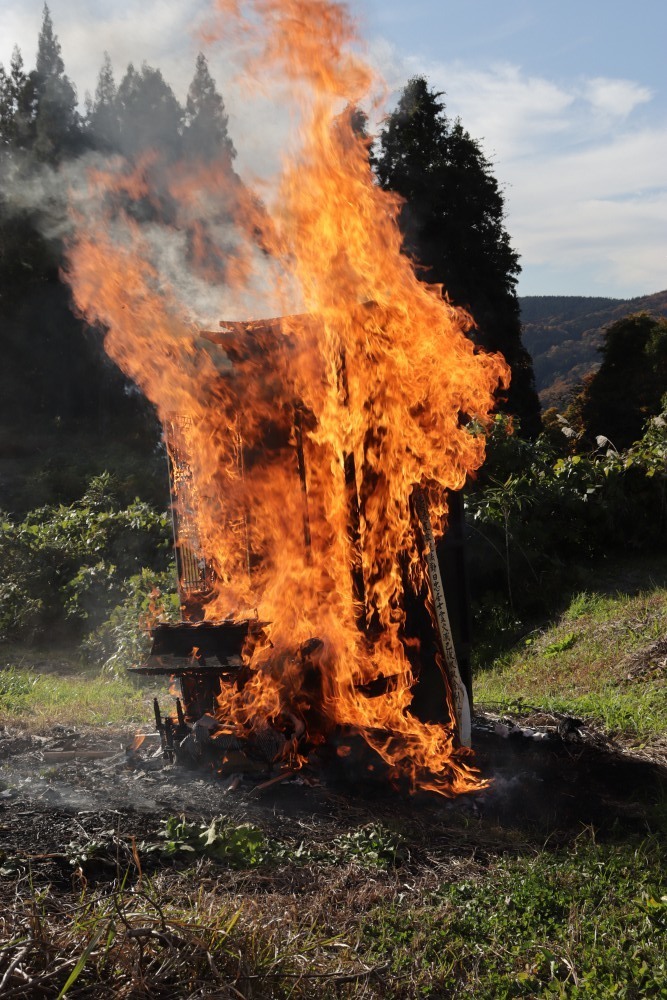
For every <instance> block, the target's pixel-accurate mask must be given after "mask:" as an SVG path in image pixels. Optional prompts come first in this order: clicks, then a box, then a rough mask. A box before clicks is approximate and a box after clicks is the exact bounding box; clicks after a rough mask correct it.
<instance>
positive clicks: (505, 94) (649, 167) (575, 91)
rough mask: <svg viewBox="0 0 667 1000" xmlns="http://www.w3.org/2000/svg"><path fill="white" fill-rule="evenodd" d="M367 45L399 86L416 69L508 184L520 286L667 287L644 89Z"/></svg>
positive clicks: (653, 130) (665, 138) (587, 289)
mask: <svg viewBox="0 0 667 1000" xmlns="http://www.w3.org/2000/svg"><path fill="white" fill-rule="evenodd" d="M372 52H373V56H374V59H375V61H376V62H377V64H378V65H379V67H380V68H381V69H382V70H383V71H384V72H385V75H386V76H387V78H388V79H389V80H390V82H391V85H392V86H394V87H396V88H399V87H402V86H403V84H404V83H405V81H406V79H407V78H408V77H409V76H411V75H414V74H417V73H420V74H425V75H426V76H427V77H428V79H429V81H430V83H431V85H432V86H434V87H436V88H437V89H438V90H442V91H444V92H445V94H446V98H445V100H446V104H447V112H448V114H449V115H450V116H452V117H456V116H460V117H461V119H462V121H463V124H464V126H465V127H466V128H467V129H468V131H469V132H470V133H471V134H472V135H473V136H474V137H475V138H478V139H480V140H481V141H482V147H483V149H484V151H485V153H486V154H487V156H489V157H490V158H491V160H492V161H493V165H494V172H495V175H496V177H497V178H498V180H499V182H500V183H501V185H502V186H503V188H504V191H505V198H506V208H507V228H508V230H509V232H510V235H511V237H512V240H513V242H514V245H515V246H516V247H517V249H518V250H519V252H520V253H521V255H522V264H523V268H524V273H523V276H522V281H521V291H522V293H523V294H546V293H564V294H566V293H573V294H574V293H578V294H594V293H599V292H601V291H604V292H606V293H607V294H611V295H618V296H619V297H625V296H633V295H640V294H646V293H649V292H651V291H657V290H659V289H662V288H664V287H665V286H667V184H666V182H665V170H664V164H665V162H667V159H666V158H667V121H665V120H661V119H660V117H659V116H655V115H648V114H645V113H644V109H645V108H646V106H647V105H649V102H650V101H651V99H652V96H653V95H652V93H651V91H650V90H649V89H648V88H647V87H645V86H643V85H642V84H640V83H638V82H636V81H633V80H626V79H611V78H606V77H595V78H592V79H577V80H570V81H565V82H563V81H560V80H559V81H555V80H550V79H548V78H546V77H540V76H535V75H528V74H526V73H524V72H523V71H522V69H521V67H519V66H516V65H511V64H506V63H503V64H498V65H493V66H489V67H488V68H486V69H483V70H481V69H479V68H471V67H468V66H466V65H464V64H462V63H460V62H457V61H453V62H451V63H443V62H437V63H431V64H429V65H424V63H423V61H421V62H418V61H417V60H416V59H414V58H401V57H400V56H399V55H398V54H397V52H396V50H395V49H394V48H392V47H391V46H389V45H388V44H387V43H386V42H384V41H380V42H377V43H375V44H374V45H373V47H372Z"/></svg>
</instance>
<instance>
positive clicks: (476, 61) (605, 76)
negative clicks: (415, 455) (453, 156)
mask: <svg viewBox="0 0 667 1000" xmlns="http://www.w3.org/2000/svg"><path fill="white" fill-rule="evenodd" d="M205 6H206V4H205V2H204V0H106V2H101V0H87V2H84V0H51V4H50V7H51V12H52V16H53V20H54V24H55V29H56V32H57V34H58V36H59V38H60V41H61V43H62V49H63V56H64V59H65V67H66V70H67V72H68V73H69V75H70V77H71V78H72V79H73V80H74V81H75V82H76V83H77V85H78V88H79V92H80V96H83V93H84V92H85V90H86V89H91V90H92V89H94V85H95V79H96V75H97V71H98V69H99V66H100V63H101V60H102V53H103V51H104V50H105V49H108V51H109V52H110V54H111V58H112V62H113V64H114V67H115V69H116V73H117V77H118V78H120V76H121V75H122V72H123V70H124V67H125V66H126V64H127V62H128V61H129V60H134V61H135V62H136V63H141V62H142V60H144V59H146V60H147V61H148V62H149V63H151V64H152V65H158V66H159V67H160V68H161V69H162V71H163V73H164V75H165V77H166V78H167V80H168V81H169V82H170V83H171V84H172V86H173V87H174V90H175V91H176V93H177V95H178V96H179V97H181V98H182V97H183V96H184V94H185V91H186V89H187V84H188V81H189V79H190V77H191V75H192V68H193V64H194V57H195V55H196V51H197V42H196V41H195V40H194V39H193V38H192V34H191V28H192V27H193V25H195V24H196V23H197V21H198V18H199V16H200V14H201V11H202V9H203V8H205ZM41 7H42V3H41V0H0V60H1V61H3V62H5V63H7V62H8V60H9V55H10V53H11V48H12V45H13V44H14V42H18V44H19V45H20V46H21V48H22V51H23V54H24V58H25V61H26V63H27V64H28V66H32V65H33V64H34V56H35V49H36V39H37V33H38V31H39V25H40V22H41ZM351 7H352V9H353V12H354V13H355V15H356V16H357V18H358V20H359V23H360V27H361V32H362V34H363V37H364V39H365V41H366V43H367V45H368V51H369V53H370V57H371V59H372V60H373V62H374V63H375V64H376V65H377V67H378V68H379V69H380V70H381V72H382V73H383V75H384V76H385V78H386V79H387V81H388V84H389V89H390V92H391V93H393V96H394V99H395V96H396V93H397V92H398V90H399V89H400V87H401V86H402V85H403V84H404V83H405V81H406V80H407V78H408V77H409V76H411V75H415V74H417V73H423V74H425V75H427V76H428V78H429V79H430V81H431V83H432V84H433V85H434V86H435V87H436V88H437V89H438V90H443V91H445V93H446V102H447V108H448V112H449V113H450V115H451V116H452V117H455V116H457V115H460V116H461V118H462V120H463V123H464V125H465V127H466V128H467V129H468V130H469V131H470V132H471V134H472V135H473V136H475V137H476V138H478V139H480V140H481V141H482V146H483V149H484V151H485V152H486V154H487V156H488V157H489V158H490V159H491V160H492V162H493V165H494V171H495V174H496V177H497V178H498V180H499V182H500V183H501V185H502V187H503V191H504V193H505V198H506V206H507V220H506V221H507V228H508V230H509V232H510V235H511V237H512V241H513V243H514V246H515V247H516V248H517V250H518V251H519V253H520V254H521V261H522V266H523V274H522V277H521V281H520V286H519V292H520V294H524V295H528V294H534V295H536V294H570V295H573V294H578V295H610V296H615V297H631V296H637V295H643V294H648V293H650V292H654V291H658V290H661V289H663V288H666V287H667V70H666V69H665V65H666V64H665V56H664V49H665V38H667V3H665V2H664V0H635V2H634V3H632V4H630V3H627V2H623V3H621V2H619V0H579V2H574V0H559V2H554V0H533V2H532V3H529V2H525V0H503V2H502V3H500V2H498V0H496V2H492V0H458V2H457V3H453V2H450V0H441V2H437V0H413V2H411V3H406V2H404V0H403V2H398V0H354V2H353V3H352V4H351ZM208 55H209V59H210V63H211V67H212V69H213V72H214V75H215V76H216V78H217V79H218V82H219V85H220V87H221V89H222V90H223V93H224V95H225V99H226V102H227V106H228V109H229V111H230V127H231V130H232V134H233V138H234V141H235V143H236V145H237V147H238V149H239V163H240V165H241V166H242V167H243V168H244V169H246V170H247V171H248V172H256V173H259V174H262V173H265V172H266V170H267V169H268V165H270V164H271V163H272V162H273V159H272V157H274V155H275V150H276V149H277V148H279V145H280V125H281V123H280V115H276V113H275V109H273V110H271V109H270V108H269V107H268V106H267V105H265V106H262V105H261V103H256V104H255V105H254V106H253V107H252V108H250V107H249V106H248V105H247V103H246V102H247V97H245V96H244V95H241V94H240V93H239V92H238V89H237V88H236V87H235V86H234V83H233V80H232V71H231V64H230V59H229V54H228V53H226V52H224V51H219V52H210V53H208Z"/></svg>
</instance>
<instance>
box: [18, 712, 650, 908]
mask: <svg viewBox="0 0 667 1000" xmlns="http://www.w3.org/2000/svg"><path fill="white" fill-rule="evenodd" d="M146 728H147V727H146ZM133 736H134V731H131V730H120V729H113V728H110V727H104V728H98V729H84V730H76V731H74V730H65V729H62V728H58V727H57V728H55V729H54V731H53V732H52V733H49V734H46V735H39V736H38V735H34V734H30V733H28V732H20V731H16V730H14V731H10V730H7V729H5V730H4V731H0V844H1V845H2V846H1V848H0V851H1V854H0V862H1V864H0V867H1V869H2V873H3V874H4V877H5V879H7V880H9V881H11V879H12V877H15V876H16V875H18V874H19V873H20V872H25V871H26V870H27V869H28V868H29V870H30V873H31V877H32V878H33V880H34V881H35V883H40V882H42V881H44V882H47V881H48V882H49V883H50V884H54V883H56V884H58V883H60V884H62V886H63V889H65V888H66V887H68V888H70V889H71V878H72V872H73V870H74V869H75V868H77V870H80V871H82V872H85V875H86V878H91V879H93V880H98V879H99V880H102V881H104V880H106V879H114V878H117V876H118V874H119V871H120V870H121V869H122V868H124V867H125V868H127V865H128V864H130V865H131V864H132V863H133V858H134V857H135V856H136V855H135V853H134V852H135V850H136V847H137V845H140V846H141V848H142V851H143V849H144V848H145V847H148V848H150V845H155V844H158V843H159V842H160V831H161V829H162V828H163V825H164V821H165V819H166V818H167V817H169V816H173V815H184V816H185V817H186V818H187V819H189V820H193V821H194V820H197V821H207V822H208V821H210V820H211V819H212V818H213V817H214V816H224V817H226V818H227V819H228V820H229V821H230V822H232V823H247V822H250V823H252V824H254V825H255V826H257V827H258V828H260V829H261V830H262V832H263V833H264V835H265V836H267V837H268V838H273V839H276V840H279V841H280V842H281V843H284V844H287V845H292V847H294V848H296V846H297V845H298V844H299V843H301V842H303V841H304V840H306V841H307V842H308V843H309V844H310V845H317V844H321V845H323V846H325V845H327V844H330V843H331V841H332V840H333V839H334V838H335V837H337V836H340V835H341V833H345V832H346V831H350V830H354V829H358V828H360V827H362V826H363V825H364V824H368V823H380V824H384V825H386V826H387V827H390V828H400V830H401V833H402V836H403V838H404V840H405V841H406V842H408V843H409V844H410V845H411V847H412V851H413V857H414V858H418V857H419V855H420V853H423V852H428V851H429V850H432V849H435V848H443V847H447V848H448V850H449V851H450V852H451V855H452V857H455V856H457V855H459V856H460V857H462V858H463V857H469V856H470V854H471V851H472V852H477V853H478V854H479V853H480V852H481V854H482V855H483V854H484V852H485V851H498V850H501V851H517V850H521V851H525V850H529V851H530V850H531V849H532V850H540V849H542V848H543V847H544V845H545V842H549V843H550V844H551V845H553V846H561V845H564V844H567V843H568V842H569V841H570V840H572V838H574V837H576V836H578V835H579V834H580V833H581V831H582V829H583V828H585V827H587V826H588V827H594V828H595V830H596V834H597V836H598V837H602V838H604V837H605V835H607V834H611V832H612V831H613V834H614V836H615V837H617V836H618V835H619V832H620V833H623V832H627V834H628V835H631V834H634V833H637V832H639V833H641V831H642V830H643V829H644V828H645V826H646V821H647V816H649V815H650V813H651V811H652V810H653V809H654V808H656V807H657V806H658V804H659V803H660V801H661V799H662V797H663V796H664V793H665V790H667V766H666V762H665V759H662V758H661V755H660V754H659V753H657V754H654V755H653V757H652V758H650V757H649V755H645V756H643V757H642V756H638V755H637V754H632V753H629V752H626V751H625V750H624V749H623V748H622V747H619V746H615V745H613V744H612V743H610V742H609V741H608V740H606V739H604V738H603V737H602V736H600V735H599V734H598V733H595V732H591V731H589V730H586V729H585V728H584V727H582V726H579V725H577V722H576V720H568V719H564V718H561V719H556V718H554V717H551V716H549V717H547V716H541V717H534V718H532V719H531V720H530V727H527V726H526V725H525V724H524V725H522V726H518V725H515V724H513V723H511V722H510V721H509V720H504V721H503V720H498V719H494V718H491V717H489V716H482V717H478V718H477V720H476V724H475V732H474V744H475V751H476V762H477V765H478V767H479V769H480V772H481V774H482V776H483V777H486V778H489V779H491V781H490V784H489V787H487V788H485V789H483V790H481V791H479V792H475V793H472V794H468V795H465V796H460V797H458V798H456V799H451V800H450V799H445V798H442V797H441V796H437V795H433V794H425V793H420V794H417V795H410V794H406V793H403V792H402V791H400V790H394V789H392V788H391V787H390V786H389V785H388V784H387V782H386V781H382V780H379V781H375V782H371V781H369V780H367V779H366V778H364V779H363V780H360V779H359V775H358V773H355V767H354V764H352V765H351V764H346V765H341V768H340V769H338V770H335V769H331V768H328V769H326V770H324V771H323V772H321V773H319V774H318V773H317V772H316V771H315V770H314V768H306V769H305V770H304V772H302V773H299V774H298V775H296V776H295V777H293V778H292V779H291V780H289V781H284V782H282V783H279V784H276V785H274V786H272V787H269V788H266V789H263V790H259V793H258V789H257V787H256V786H257V783H258V782H257V778H256V776H255V777H250V776H247V777H245V778H242V779H241V780H237V782H234V781H232V782H230V781H229V780H228V779H225V780H219V779H216V778H215V777H212V776H211V775H209V774H207V773H206V771H203V770H200V771H197V770H187V769H185V768H183V767H182V766H179V765H174V764H170V763H168V762H166V761H165V760H164V759H163V757H162V755H161V753H160V746H159V742H158V741H157V740H156V739H155V738H153V737H152V736H151V735H148V737H147V739H146V741H145V742H144V744H143V745H142V747H141V748H140V749H139V750H138V751H131V750H128V749H127V748H128V747H129V746H130V745H131V743H132V738H133ZM91 755H94V756H92V759H91ZM91 845H92V847H91ZM142 857H144V855H143V854H142ZM146 858H147V860H144V862H143V864H144V865H147V866H148V867H149V868H155V867H156V866H159V865H160V864H165V863H166V864H169V863H170V862H168V861H167V862H165V861H164V859H163V857H162V855H161V854H160V853H159V852H154V853H151V851H150V849H149V850H148V853H147V854H146ZM161 859H162V860H161ZM2 881H3V879H2V878H0V886H1V884H2Z"/></svg>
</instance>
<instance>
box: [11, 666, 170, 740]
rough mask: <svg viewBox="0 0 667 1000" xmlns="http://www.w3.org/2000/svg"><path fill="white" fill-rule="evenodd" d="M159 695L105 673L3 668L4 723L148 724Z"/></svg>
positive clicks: (136, 681)
mask: <svg viewBox="0 0 667 1000" xmlns="http://www.w3.org/2000/svg"><path fill="white" fill-rule="evenodd" d="M154 693H155V692H154V690H153V686H152V685H151V684H148V683H146V682H143V681H140V680H139V679H134V678H130V677H125V676H119V677H117V676H114V675H112V674H110V673H107V672H101V671H99V670H90V669H84V668H81V669H79V670H78V671H76V672H68V673H66V674H64V673H38V672H37V671H36V670H35V669H33V668H32V667H14V666H10V667H5V668H3V669H0V715H1V716H2V719H3V722H6V723H9V724H19V723H20V724H21V725H26V724H27V725H29V726H30V727H32V728H40V726H44V725H48V726H52V725H54V724H55V723H59V724H60V725H65V726H67V725H91V726H94V725H106V724H107V723H112V724H123V723H127V722H145V721H146V720H147V719H149V718H151V717H152V715H151V713H152V708H151V705H150V701H151V700H152V697H153V695H154ZM162 693H163V694H164V690H162Z"/></svg>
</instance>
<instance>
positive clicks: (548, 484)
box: [467, 414, 667, 619]
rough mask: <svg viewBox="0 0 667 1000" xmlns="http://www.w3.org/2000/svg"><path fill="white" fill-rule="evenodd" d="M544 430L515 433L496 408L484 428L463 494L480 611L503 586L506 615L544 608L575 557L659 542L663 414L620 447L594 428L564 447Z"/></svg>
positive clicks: (666, 477)
mask: <svg viewBox="0 0 667 1000" xmlns="http://www.w3.org/2000/svg"><path fill="white" fill-rule="evenodd" d="M562 427H563V429H564V430H566V431H568V432H569V431H571V430H572V429H571V428H570V427H569V425H568V424H567V422H565V421H563V423H562ZM552 437H553V435H551V436H547V435H541V436H540V437H539V438H538V439H537V441H536V442H535V443H534V444H531V443H530V442H526V441H522V440H521V439H520V438H517V437H515V436H514V435H513V434H512V433H511V426H510V425H509V422H508V420H507V418H505V417H498V418H497V419H496V422H495V424H494V427H493V429H492V432H491V435H490V438H489V443H488V445H489V458H488V462H487V464H486V465H485V466H484V468H483V470H482V473H481V474H480V477H479V480H478V482H477V483H476V484H475V486H474V488H473V489H472V490H471V491H470V493H469V495H468V497H467V510H468V524H469V528H470V531H471V546H470V551H471V571H472V585H473V592H475V593H476V596H477V600H478V602H479V603H482V604H483V605H484V609H485V610H484V613H485V614H486V613H487V612H488V607H489V606H490V605H491V604H496V605H497V604H498V603H499V602H500V601H502V595H504V600H505V602H506V603H507V605H508V610H509V617H511V618H513V619H514V618H520V617H521V615H523V614H527V615H530V614H532V613H535V612H543V611H544V610H546V609H547V608H549V607H550V606H552V604H553V599H554V596H555V595H558V593H559V591H560V590H561V588H562V585H563V582H564V581H565V580H568V582H569V583H570V584H572V583H575V582H576V580H575V579H573V578H574V576H575V574H576V568H577V567H581V566H582V565H585V564H586V563H590V562H591V561H593V560H595V559H598V558H599V557H600V556H602V555H605V554H607V553H608V552H610V551H612V550H614V549H619V548H623V549H626V550H627V549H628V548H630V549H634V550H635V551H641V550H649V551H654V550H655V548H656V547H659V546H661V545H664V543H665V538H666V532H665V528H666V526H667V502H666V491H667V414H663V415H660V416H658V417H653V418H652V419H651V420H649V421H648V422H647V425H646V429H645V433H644V436H643V437H642V438H641V439H640V440H639V441H637V442H635V443H634V444H633V445H632V446H631V447H630V448H628V449H626V450H625V451H623V452H619V451H617V450H616V449H615V448H614V447H613V446H612V445H611V444H610V442H609V441H608V439H607V438H606V437H604V436H603V435H600V436H599V437H598V439H597V444H596V448H595V449H594V450H593V451H591V452H588V453H586V454H563V448H562V447H560V448H559V447H557V445H556V444H554V442H553V439H552ZM571 438H572V439H575V443H576V433H575V432H574V431H572V435H571Z"/></svg>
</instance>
